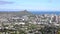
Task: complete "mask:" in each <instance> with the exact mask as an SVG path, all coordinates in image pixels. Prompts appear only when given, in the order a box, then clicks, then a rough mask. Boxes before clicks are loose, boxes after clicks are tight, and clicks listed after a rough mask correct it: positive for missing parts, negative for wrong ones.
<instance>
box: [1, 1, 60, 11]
mask: <svg viewBox="0 0 60 34" xmlns="http://www.w3.org/2000/svg"><path fill="white" fill-rule="evenodd" d="M24 9H27V10H38V11H41V10H42V11H50V10H51V11H60V0H0V10H24Z"/></svg>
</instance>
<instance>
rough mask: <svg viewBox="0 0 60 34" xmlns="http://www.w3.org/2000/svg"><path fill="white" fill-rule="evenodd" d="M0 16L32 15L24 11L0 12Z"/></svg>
mask: <svg viewBox="0 0 60 34" xmlns="http://www.w3.org/2000/svg"><path fill="white" fill-rule="evenodd" d="M0 14H8V15H9V14H11V15H17V16H23V15H33V14H32V13H31V12H29V11H27V10H24V11H16V12H0Z"/></svg>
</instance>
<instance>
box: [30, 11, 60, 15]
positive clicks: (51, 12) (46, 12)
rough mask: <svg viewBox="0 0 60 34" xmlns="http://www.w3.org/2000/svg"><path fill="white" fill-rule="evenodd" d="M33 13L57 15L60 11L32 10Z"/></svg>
mask: <svg viewBox="0 0 60 34" xmlns="http://www.w3.org/2000/svg"><path fill="white" fill-rule="evenodd" d="M31 13H33V14H37V15H39V14H56V15H60V11H55V12H54V11H31Z"/></svg>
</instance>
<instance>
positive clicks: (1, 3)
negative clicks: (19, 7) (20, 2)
mask: <svg viewBox="0 0 60 34" xmlns="http://www.w3.org/2000/svg"><path fill="white" fill-rule="evenodd" d="M13 3H14V2H8V1H0V5H3V4H13Z"/></svg>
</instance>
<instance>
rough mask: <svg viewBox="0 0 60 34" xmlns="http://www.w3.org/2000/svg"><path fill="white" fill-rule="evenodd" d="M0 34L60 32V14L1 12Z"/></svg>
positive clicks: (50, 33) (46, 33)
mask: <svg viewBox="0 0 60 34" xmlns="http://www.w3.org/2000/svg"><path fill="white" fill-rule="evenodd" d="M0 34H60V15H56V14H40V15H24V16H16V15H13V14H0Z"/></svg>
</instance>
